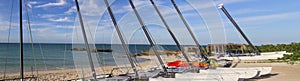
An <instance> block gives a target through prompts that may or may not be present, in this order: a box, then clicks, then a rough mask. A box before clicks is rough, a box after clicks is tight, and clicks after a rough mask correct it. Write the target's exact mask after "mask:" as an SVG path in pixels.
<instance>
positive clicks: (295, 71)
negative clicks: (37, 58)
mask: <svg viewBox="0 0 300 81" xmlns="http://www.w3.org/2000/svg"><path fill="white" fill-rule="evenodd" d="M139 58H145V59H147V61H145V62H142V63H137V68H138V69H139V71H142V70H144V71H147V70H149V68H151V67H153V65H157V64H158V63H157V62H155V61H153V60H155V59H156V58H149V57H148V56H139ZM174 58H175V57H174V56H168V57H164V60H167V61H169V62H170V61H174V60H175V59H174ZM119 67H128V68H130V66H129V65H123V66H119ZM239 67H272V68H273V69H272V72H271V73H270V74H268V75H265V76H261V77H259V78H254V79H248V80H246V81H299V80H300V77H299V73H300V64H299V63H298V64H294V65H291V64H287V63H239V64H238V65H237V66H236V68H239ZM113 68H117V67H116V66H104V67H101V68H96V73H97V74H109V73H110V71H111V70H112V69H113ZM125 69H126V68H125ZM84 70H85V72H90V71H89V68H85V69H84ZM122 71H123V72H122ZM130 72H132V71H130ZM122 73H124V69H123V70H120V69H117V70H115V71H114V72H113V75H118V74H122ZM35 76H36V75H35ZM79 76H80V75H79V74H78V73H77V70H76V69H57V70H49V71H39V74H38V76H37V78H29V77H32V74H31V72H25V77H26V78H27V79H26V80H28V81H30V80H76V79H79V78H80V77H79ZM18 78H19V74H18V73H13V74H9V75H7V76H6V79H8V80H18ZM2 79H3V74H1V75H0V80H2Z"/></svg>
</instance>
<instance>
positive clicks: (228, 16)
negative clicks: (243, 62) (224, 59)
mask: <svg viewBox="0 0 300 81" xmlns="http://www.w3.org/2000/svg"><path fill="white" fill-rule="evenodd" d="M219 8H220V9H221V10H222V11H223V12H224V14H225V15H226V16H227V18H228V19H229V20H230V22H231V23H232V24H233V25H234V27H235V28H236V29H237V30H238V32H240V34H241V35H242V36H243V38H244V39H245V40H246V41H247V43H248V44H249V45H250V46H251V48H252V49H254V51H255V53H256V54H257V55H260V52H259V50H258V49H257V48H256V47H255V46H254V45H253V44H252V43H251V41H250V40H249V39H248V37H247V36H246V35H245V33H244V32H243V31H242V29H241V28H240V26H239V25H238V24H237V23H236V22H235V21H234V19H233V18H232V17H231V15H230V14H229V13H228V12H227V10H226V9H225V7H224V5H223V4H220V5H219Z"/></svg>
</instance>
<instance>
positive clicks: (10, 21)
mask: <svg viewBox="0 0 300 81" xmlns="http://www.w3.org/2000/svg"><path fill="white" fill-rule="evenodd" d="M13 3H14V0H12V1H11V4H10V16H9V29H8V37H7V46H6V50H7V51H9V43H10V31H11V25H12V11H13V7H14V6H13V5H14V4H13ZM6 66H7V56H6V55H5V64H4V72H3V74H4V75H3V78H4V80H5V79H6Z"/></svg>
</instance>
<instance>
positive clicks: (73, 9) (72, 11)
mask: <svg viewBox="0 0 300 81" xmlns="http://www.w3.org/2000/svg"><path fill="white" fill-rule="evenodd" d="M74 12H76V7H75V6H72V7H71V8H70V9H69V10H68V11H66V12H64V13H65V14H72V13H74Z"/></svg>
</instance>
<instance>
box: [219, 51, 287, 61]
mask: <svg viewBox="0 0 300 81" xmlns="http://www.w3.org/2000/svg"><path fill="white" fill-rule="evenodd" d="M284 54H291V53H287V52H286V51H280V52H265V53H261V55H256V56H239V57H220V59H227V60H237V59H240V60H268V59H277V58H282V57H283V55H284Z"/></svg>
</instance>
